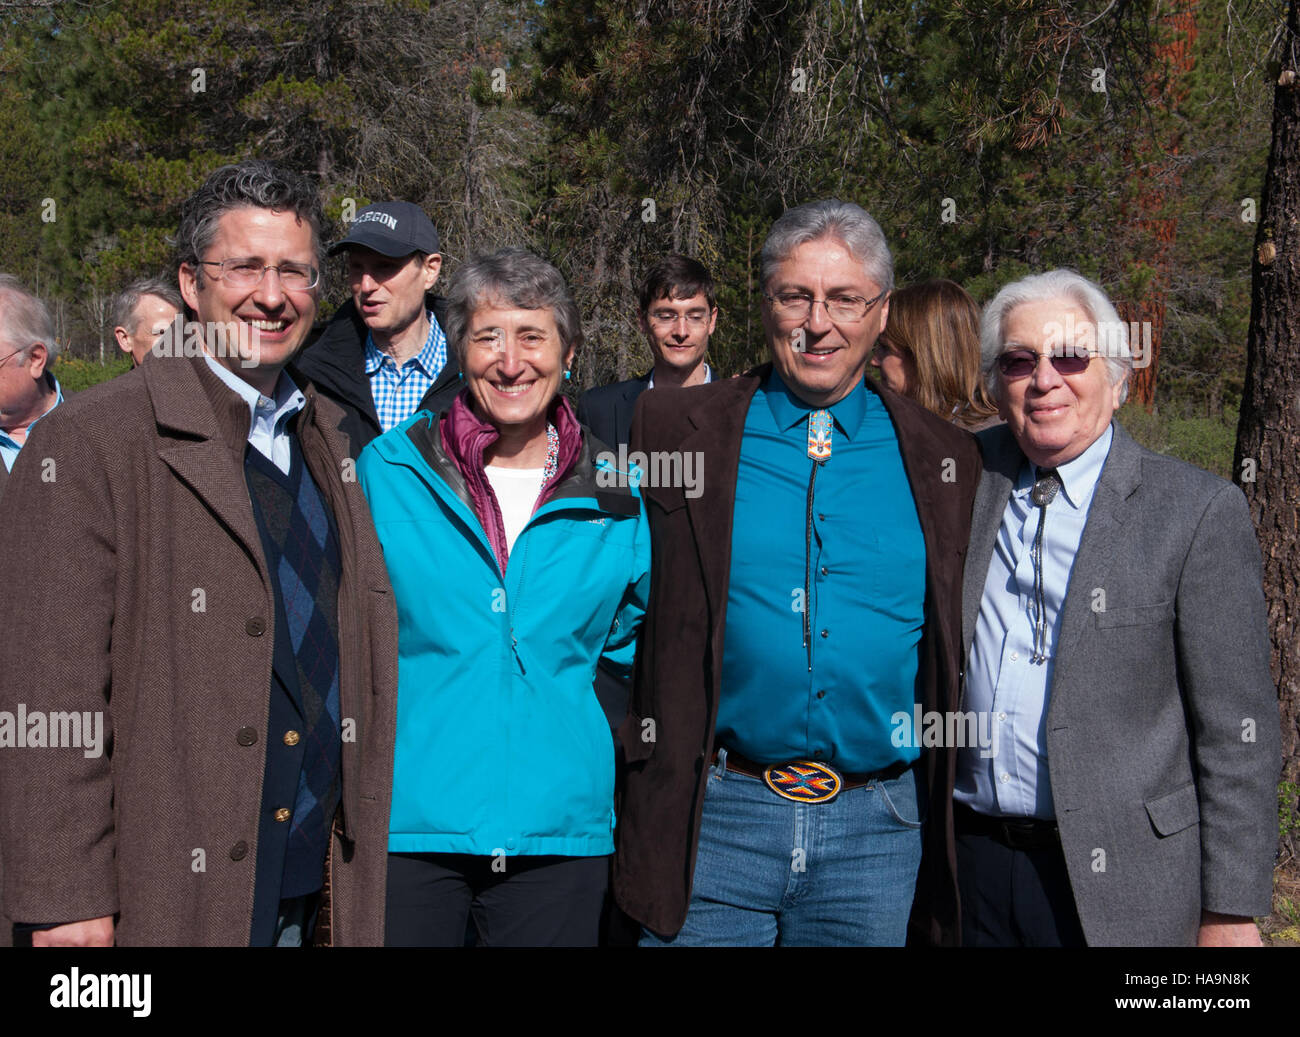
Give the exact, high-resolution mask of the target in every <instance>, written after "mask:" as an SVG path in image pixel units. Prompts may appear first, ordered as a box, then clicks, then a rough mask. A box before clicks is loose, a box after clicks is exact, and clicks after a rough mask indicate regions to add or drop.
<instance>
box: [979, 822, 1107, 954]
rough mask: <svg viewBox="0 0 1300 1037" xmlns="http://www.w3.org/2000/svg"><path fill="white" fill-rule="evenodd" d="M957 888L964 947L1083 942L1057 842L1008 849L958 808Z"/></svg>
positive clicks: (1061, 944)
mask: <svg viewBox="0 0 1300 1037" xmlns="http://www.w3.org/2000/svg"><path fill="white" fill-rule="evenodd" d="M958 809H959V810H960V808H958ZM957 888H958V891H959V892H960V894H961V942H962V946H963V947H1083V946H1085V941H1084V938H1083V928H1082V927H1081V926H1080V924H1079V915H1078V913H1077V911H1076V910H1075V907H1074V892H1073V890H1072V889H1071V888H1070V876H1069V873H1068V872H1067V871H1066V868H1065V856H1064V854H1063V853H1062V852H1061V847H1060V845H1059V844H1057V845H1054V846H1050V847H1042V848H1038V849H1032V850H1013V849H1011V848H1010V847H1008V846H1004V845H1003V844H1002V843H1001V842H999V841H998V840H997V839H995V838H994V837H993V836H991V835H985V834H976V833H971V832H969V831H967V832H963V831H962V824H961V820H960V814H958V822H957Z"/></svg>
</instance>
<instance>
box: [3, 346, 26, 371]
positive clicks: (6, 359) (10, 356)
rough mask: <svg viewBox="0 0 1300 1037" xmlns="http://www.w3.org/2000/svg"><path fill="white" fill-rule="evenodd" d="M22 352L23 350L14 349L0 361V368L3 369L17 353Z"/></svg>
mask: <svg viewBox="0 0 1300 1037" xmlns="http://www.w3.org/2000/svg"><path fill="white" fill-rule="evenodd" d="M22 352H23V350H21V349H15V350H14V351H13V352H12V353H10V354H9V355H8V356H6V357H5V358H4V359H3V360H0V367H4V365H5V364H7V363H9V361H10V360H12V359H13V358H14V357H16V356H17V355H18V354H19V353H22Z"/></svg>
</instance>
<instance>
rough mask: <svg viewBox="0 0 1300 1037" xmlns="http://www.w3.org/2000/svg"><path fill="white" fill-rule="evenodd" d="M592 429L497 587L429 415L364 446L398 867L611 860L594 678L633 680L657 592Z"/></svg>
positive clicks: (626, 487) (610, 779)
mask: <svg viewBox="0 0 1300 1037" xmlns="http://www.w3.org/2000/svg"><path fill="white" fill-rule="evenodd" d="M607 449H608V448H606V447H604V446H603V445H602V444H600V443H599V442H596V441H593V439H592V438H591V436H590V435H589V434H587V433H585V432H584V434H583V437H582V445H581V448H580V450H579V453H578V456H577V458H576V460H575V461H574V464H573V465H572V467H571V468H570V469H569V471H568V472H567V474H565V475H564V476H563V477H562V478H561V479H560V481H559V483H558V484H557V485H556V486H555V488H554V490H553V491H552V493H551V494H550V496H549V497H548V498H547V500H546V502H545V503H544V504H543V505H542V506H541V507H540V508H538V509H537V510H536V511H535V512H534V513H533V516H532V517H531V518H530V519H529V521H528V524H527V525H526V526H525V527H524V529H523V531H522V532H521V533H520V534H519V536H518V538H517V539H516V541H515V544H514V547H513V549H512V550H511V551H510V554H509V559H508V561H507V563H506V569H505V573H504V576H503V574H502V572H501V569H500V567H499V566H498V563H497V560H496V555H495V554H494V552H493V550H492V546H491V544H490V542H489V539H488V537H487V534H486V533H485V532H484V529H483V525H482V523H481V522H480V521H479V519H478V517H477V515H476V513H475V510H474V507H473V504H472V500H471V497H470V494H469V491H468V489H467V487H466V485H465V480H464V478H463V476H462V475H461V472H460V470H459V469H458V468H457V466H456V463H455V461H454V460H453V459H452V458H451V457H449V456H448V455H447V453H446V450H445V449H444V446H443V442H442V437H441V435H440V432H439V425H438V416H437V415H435V414H432V413H430V412H429V411H421V412H419V413H417V414H415V415H413V416H412V417H411V418H410V419H408V420H407V421H405V422H403V423H402V424H401V425H398V426H397V427H396V428H394V429H392V430H390V431H389V432H387V433H385V434H384V435H382V436H380V437H378V438H377V439H375V440H374V441H373V442H371V443H370V444H369V445H368V446H367V447H366V448H365V450H363V451H362V453H361V457H360V459H359V461H358V465H357V471H358V475H359V478H360V481H361V485H362V488H363V489H364V490H365V494H366V497H367V499H368V500H369V502H370V511H371V514H372V516H373V517H374V522H375V529H376V531H377V532H378V534H379V542H380V543H381V544H382V545H383V548H384V556H385V560H386V562H387V565H388V573H389V578H390V580H391V581H392V585H393V591H394V593H395V596H396V600H397V613H398V631H399V660H398V685H397V687H398V693H397V736H396V749H395V758H394V773H393V806H392V813H391V816H390V822H389V837H388V849H389V852H390V853H468V854H477V855H484V856H501V855H504V856H514V855H522V854H527V855H541V854H555V855H561V856H574V857H585V856H598V855H603V854H609V853H612V852H613V850H614V841H613V832H614V822H615V818H614V744H613V738H612V736H611V734H610V729H609V722H608V721H607V719H606V717H605V714H604V712H603V711H602V709H601V707H600V703H599V702H598V701H597V699H596V695H595V692H594V691H593V689H592V681H593V678H594V676H595V673H596V665H597V662H598V661H599V660H600V658H601V657H602V656H603V657H604V659H605V661H606V664H607V665H608V666H609V667H610V668H613V669H615V670H617V671H618V672H620V673H622V674H624V675H630V673H631V668H632V661H633V656H634V653H635V650H636V635H637V631H638V630H639V628H640V625H641V617H642V615H643V613H644V611H645V606H646V600H647V596H648V592H649V582H650V575H649V574H650V531H649V525H648V523H647V520H646V515H645V506H644V503H643V502H642V500H641V497H640V493H639V492H638V490H637V489H636V488H635V487H634V486H632V485H631V483H633V482H635V481H636V479H635V477H633V478H629V477H628V474H627V473H620V472H619V471H618V470H617V469H616V468H614V466H613V465H611V464H610V463H609V461H608V458H605V457H600V456H598V455H600V454H602V453H603V452H604V451H606V450H607Z"/></svg>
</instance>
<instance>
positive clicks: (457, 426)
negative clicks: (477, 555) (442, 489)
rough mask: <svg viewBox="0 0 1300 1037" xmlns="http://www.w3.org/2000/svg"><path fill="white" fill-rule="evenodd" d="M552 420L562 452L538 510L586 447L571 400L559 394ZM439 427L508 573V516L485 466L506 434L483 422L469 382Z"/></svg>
mask: <svg viewBox="0 0 1300 1037" xmlns="http://www.w3.org/2000/svg"><path fill="white" fill-rule="evenodd" d="M547 420H548V421H549V422H550V423H551V424H552V425H554V426H555V431H556V433H557V434H558V435H559V437H560V455H559V457H558V459H557V461H556V465H555V474H554V475H552V476H551V477H550V478H549V479H548V480H546V482H545V483H543V484H542V490H541V492H540V493H539V494H538V495H537V503H536V504H534V505H533V511H534V512H536V511H537V509H538V508H540V507H541V506H542V505H543V504H545V503H546V501H547V500H548V499H549V498H550V496H551V494H552V493H553V492H554V490H555V487H556V486H558V485H559V484H560V480H562V479H563V478H564V477H565V476H566V475H568V474H569V470H570V469H571V468H572V467H573V465H574V462H576V461H577V460H578V453H579V452H580V451H581V450H582V426H581V425H579V424H578V419H577V417H576V416H575V415H574V413H573V408H572V407H570V406H569V401H568V400H566V399H565V398H564V397H563V396H556V398H555V401H554V402H553V403H552V404H551V406H550V410H549V413H548V414H547ZM439 429H440V431H441V432H442V449H443V450H444V451H445V452H446V454H447V456H448V457H450V458H451V460H452V461H453V462H454V463H455V465H456V467H457V468H458V469H460V474H461V476H462V477H463V478H464V480H465V486H466V487H467V488H468V489H469V496H470V500H471V501H473V502H474V513H475V514H476V515H477V516H478V520H479V522H480V523H482V525H483V531H484V532H485V533H486V534H487V538H488V543H490V544H491V545H492V550H493V551H494V552H495V554H496V557H497V565H498V566H499V567H500V569H501V572H502V573H504V572H505V571H506V562H507V561H508V560H509V554H510V549H509V547H508V546H507V544H506V525H505V520H504V519H503V518H502V517H501V505H500V503H499V502H498V501H497V496H496V494H495V493H493V492H492V484H491V483H490V482H488V477H487V472H485V471H484V470H483V469H484V463H483V455H484V454H485V453H486V452H487V448H488V447H489V446H491V445H492V444H493V443H495V442H496V441H497V440H498V439H499V438H500V436H501V433H500V432H498V431H497V429H496V426H495V425H493V424H492V423H491V422H487V421H482V420H481V419H480V418H479V417H478V416H477V415H476V414H475V413H474V411H473V410H472V409H471V408H470V405H469V388H468V387H466V388H464V389H462V390H461V391H460V393H459V395H457V397H456V399H455V400H454V401H453V402H452V405H451V407H450V408H448V409H447V410H446V411H444V412H443V414H442V417H441V420H440V422H439Z"/></svg>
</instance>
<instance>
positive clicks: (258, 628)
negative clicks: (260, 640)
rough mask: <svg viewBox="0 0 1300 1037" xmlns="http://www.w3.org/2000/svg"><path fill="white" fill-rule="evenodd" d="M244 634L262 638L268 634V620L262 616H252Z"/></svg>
mask: <svg viewBox="0 0 1300 1037" xmlns="http://www.w3.org/2000/svg"><path fill="white" fill-rule="evenodd" d="M244 633H246V634H247V635H248V636H249V637H261V636H262V635H263V634H265V633H266V620H264V619H263V618H262V617H261V616H251V617H249V620H248V622H247V623H245V624H244Z"/></svg>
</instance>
